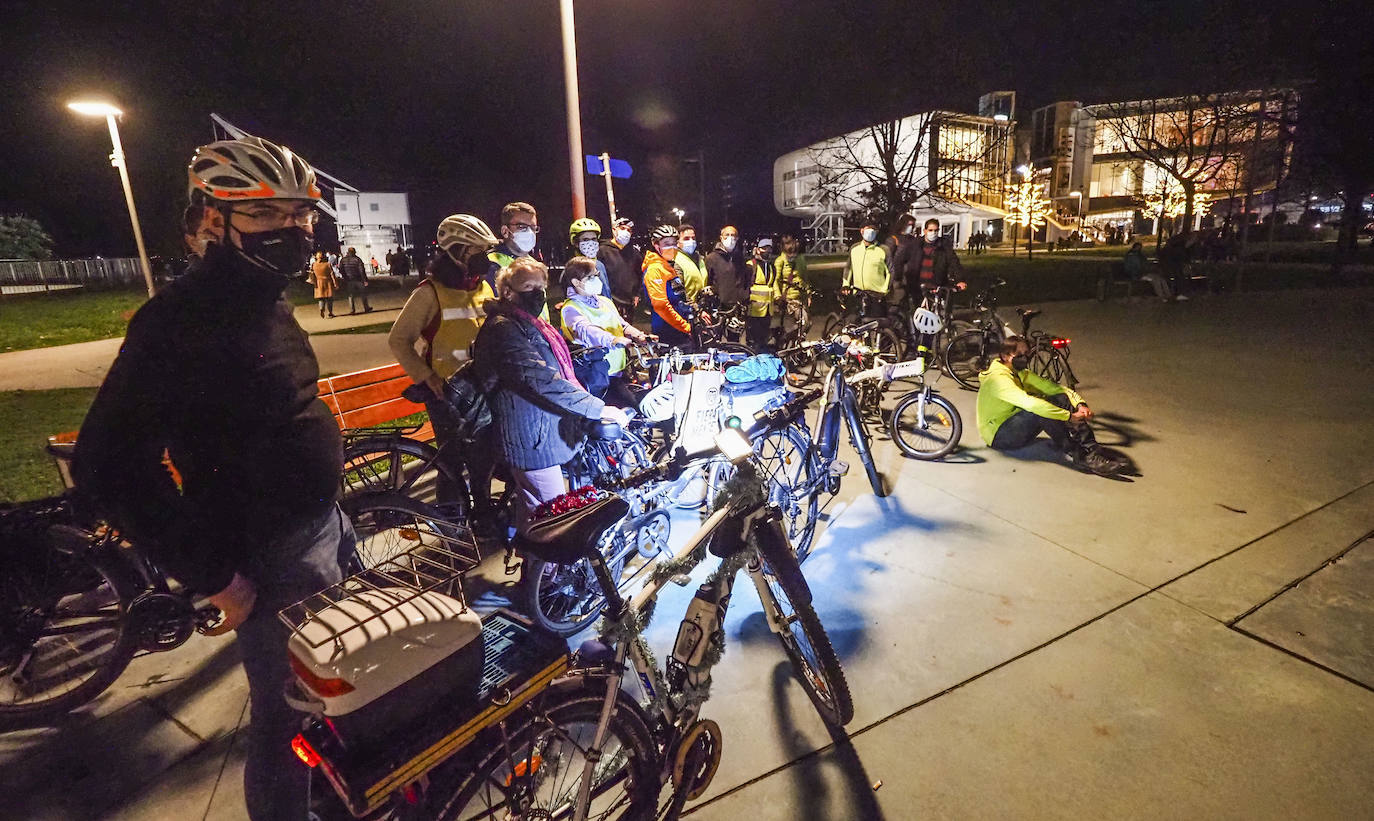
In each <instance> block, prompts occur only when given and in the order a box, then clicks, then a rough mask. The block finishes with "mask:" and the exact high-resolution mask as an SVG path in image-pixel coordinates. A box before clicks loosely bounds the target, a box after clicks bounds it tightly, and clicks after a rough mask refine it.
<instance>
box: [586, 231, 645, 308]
mask: <svg viewBox="0 0 1374 821" xmlns="http://www.w3.org/2000/svg"><path fill="white" fill-rule="evenodd" d="M596 258H597V260H598V261H599V262H601V264H602V265H604V266H606V276H607V277H609V278H610V280H611V281H610V283H609V285H610V286H611V292H610V296H612V297H614V298H615V299H616V300H618V301H620V302H622V303H628V302H633V301H634V298H635V294H637V293H639V287H640V282H641V278H642V276H643V270H644V268H643V266H644V257H643V255H641V254H640V253H639V249H638V248H636V247H635V246H634V245H626V246H625V247H623V248H622V247H620V246H619V245H616V244H615V242H613V241H612V240H609V239H604V240H602V241H601V247H600V248H599V249H597V252H596Z"/></svg>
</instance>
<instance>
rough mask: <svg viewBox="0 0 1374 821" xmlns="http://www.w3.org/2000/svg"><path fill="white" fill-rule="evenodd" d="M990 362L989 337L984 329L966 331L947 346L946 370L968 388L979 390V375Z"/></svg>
mask: <svg viewBox="0 0 1374 821" xmlns="http://www.w3.org/2000/svg"><path fill="white" fill-rule="evenodd" d="M989 363H990V352H989V351H988V350H987V337H986V336H985V335H984V334H983V332H982V331H965V332H963V333H961V334H959V335H958V336H956V337H954V338H953V339H951V340H950V341H949V345H947V346H945V361H944V365H945V372H946V373H948V374H949V375H950V376H951V377H952V378H953V379H954V381H955V382H958V383H959V386H960V387H962V388H965V389H967V390H971V391H976V390H978V375H979V374H980V373H982V372H983V371H984V370H986V369H987V366H988V364H989Z"/></svg>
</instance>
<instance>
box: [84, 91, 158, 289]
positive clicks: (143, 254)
mask: <svg viewBox="0 0 1374 821" xmlns="http://www.w3.org/2000/svg"><path fill="white" fill-rule="evenodd" d="M67 108H70V109H71V110H72V111H75V112H76V113H77V114H82V115H84V116H87V117H104V118H105V122H106V123H107V124H108V125H109V126H110V145H111V146H112V147H113V148H114V150H113V152H112V153H111V154H110V164H111V165H113V166H114V167H115V168H118V169H119V179H120V181H121V182H123V183H124V202H125V204H127V205H128V206H129V222H130V223H132V224H133V226H134V243H135V244H136V245H137V246H138V262H139V264H140V265H141V266H143V280H144V282H146V283H147V284H148V296H149V297H152V295H153V293H154V289H153V269H152V266H151V265H149V264H148V249H147V248H146V247H144V245H143V229H142V228H140V227H139V225H138V211H137V210H136V209H135V208H134V189H133V187H132V186H130V184H129V167H128V163H127V162H126V161H125V159H124V147H123V145H122V144H121V143H120V142H119V125H118V124H117V123H116V122H115V118H116V117H119V116H120V115H122V114H123V113H124V112H122V111H120V110H119V109H117V108H115V107H114V106H112V105H110V104H109V103H101V102H92V101H82V100H77V101H74V102H70V103H67Z"/></svg>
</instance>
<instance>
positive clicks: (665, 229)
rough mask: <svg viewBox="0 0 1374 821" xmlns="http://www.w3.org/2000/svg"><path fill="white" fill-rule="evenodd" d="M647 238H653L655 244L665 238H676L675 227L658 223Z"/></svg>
mask: <svg viewBox="0 0 1374 821" xmlns="http://www.w3.org/2000/svg"><path fill="white" fill-rule="evenodd" d="M649 239H651V240H653V242H654V244H655V245H657V244H658V243H660V242H662V241H663V240H665V239H677V229H676V228H674V227H673V226H671V225H660V226H658V227H657V228H655V229H654V232H653V233H652V234H650V235H649Z"/></svg>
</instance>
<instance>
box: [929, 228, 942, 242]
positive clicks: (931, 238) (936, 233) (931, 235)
mask: <svg viewBox="0 0 1374 821" xmlns="http://www.w3.org/2000/svg"><path fill="white" fill-rule="evenodd" d="M939 236H940V232H939V231H936V230H934V229H931V230H929V231H927V232H926V242H934V241H935V240H936V239H938V238H939Z"/></svg>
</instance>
